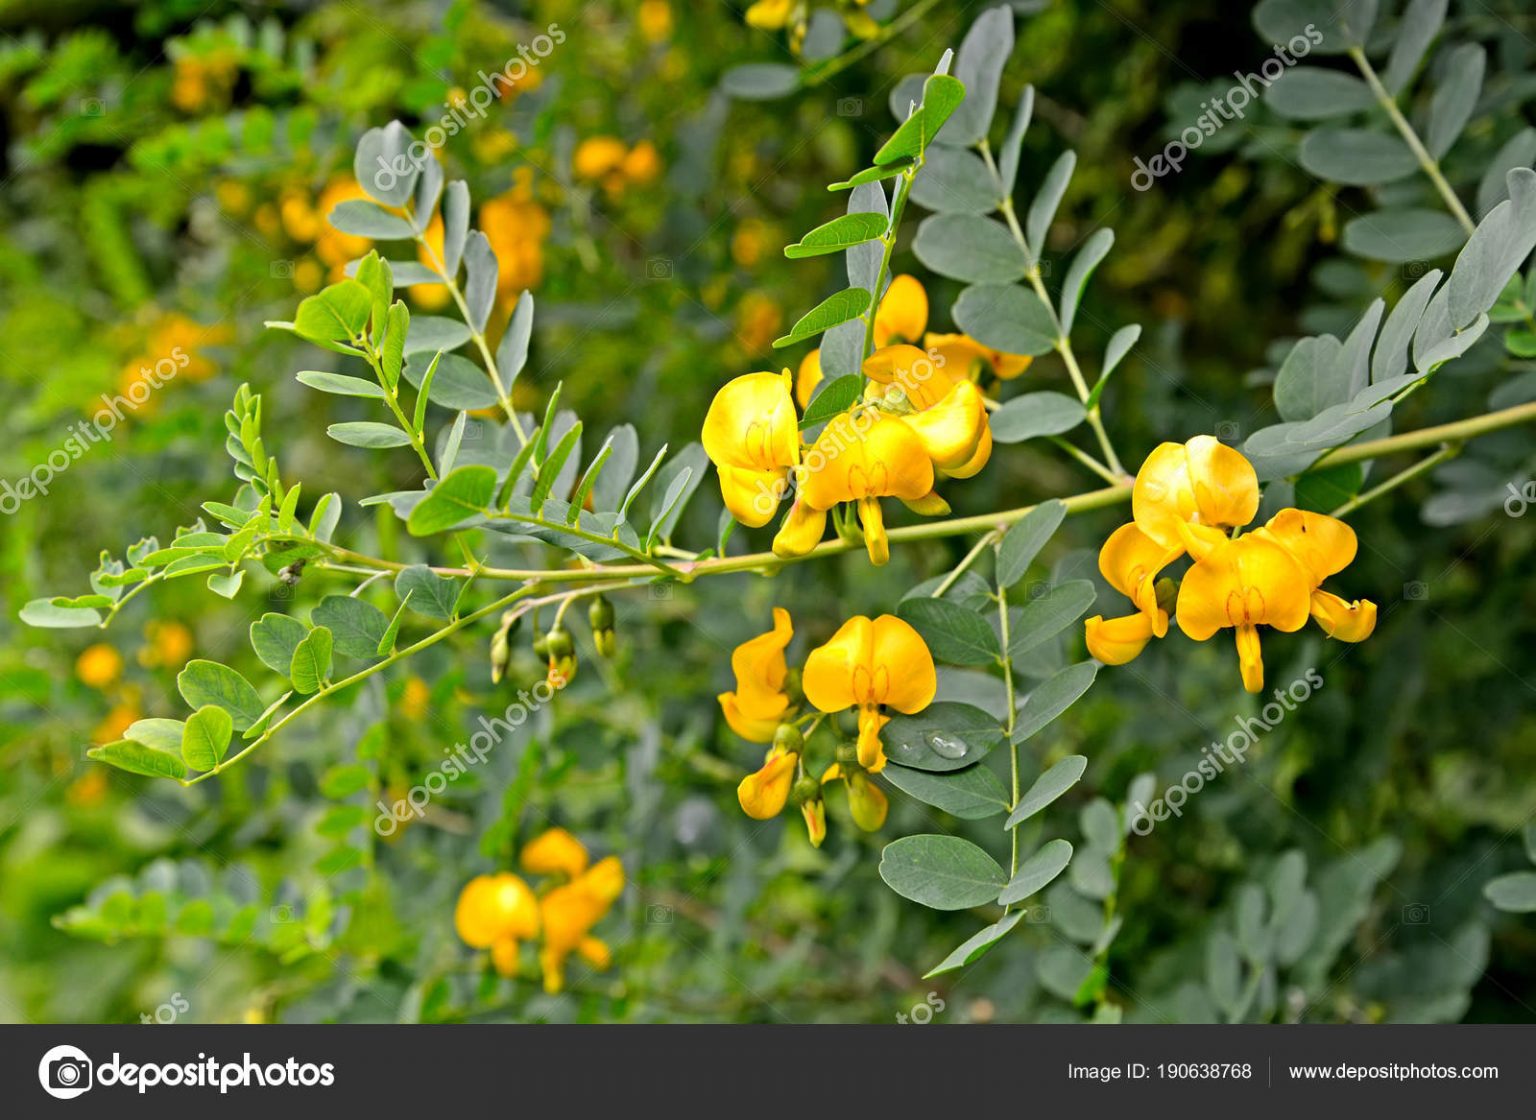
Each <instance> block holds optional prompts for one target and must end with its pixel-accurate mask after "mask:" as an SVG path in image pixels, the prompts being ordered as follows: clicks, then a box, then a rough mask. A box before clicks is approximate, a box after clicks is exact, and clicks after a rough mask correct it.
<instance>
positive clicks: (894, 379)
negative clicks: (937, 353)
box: [864, 344, 992, 478]
mask: <svg viewBox="0 0 1536 1120" xmlns="http://www.w3.org/2000/svg"><path fill="white" fill-rule="evenodd" d="M864 372H865V374H867V375H868V376H869V378H870V379H871V380H872V381H873V382H874V383H875V385H878V386H880V389H879V390H874V392H878V393H879V396H877V397H875V398H874V399H876V400H879V401H882V402H884V404H885V405H886V407H888V408H890V409H891V410H892V411H893V412H894V413H895V414H896V415H897V416H898V417H899V418H900V420H901V422H902V423H904V424H906V425H907V427H909V428H911V429H912V431H914V432H915V433H917V437H918V438H919V439H920V440H922V443H923V449H924V450H925V451H926V452H927V453H928V457H929V458H930V459H931V460H933V465H934V467H935V468H936V469H937V470H939V471H941V472H942V473H944V474H947V475H950V476H952V477H955V478H970V477H971V476H972V475H974V474H976V473H977V472H978V471H980V470H981V468H982V467H984V466H986V464H987V460H988V458H990V457H991V454H992V426H991V424H990V423H989V422H988V420H987V408H986V402H985V401H984V400H983V399H982V396H981V390H979V389H977V388H976V386H975V384H974V383H973V382H971V381H969V380H965V379H963V378H957V377H955V376H954V375H953V374H951V373H950V372H949V370H948V369H947V368H946V367H944V366H941V365H939V364H937V363H935V362H934V361H933V360H932V359H931V358H930V357H929V356H928V355H927V354H925V353H923V351H921V350H919V349H918V348H917V347H916V346H908V345H906V344H898V345H895V346H887V347H884V348H883V349H880V350H876V351H875V352H874V353H873V354H871V355H870V356H869V357H868V358H867V359H866V360H865V362H864Z"/></svg>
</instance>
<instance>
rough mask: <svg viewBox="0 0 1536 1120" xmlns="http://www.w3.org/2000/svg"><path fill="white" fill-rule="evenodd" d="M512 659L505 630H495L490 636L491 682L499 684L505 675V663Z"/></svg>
mask: <svg viewBox="0 0 1536 1120" xmlns="http://www.w3.org/2000/svg"><path fill="white" fill-rule="evenodd" d="M511 660H512V649H511V647H510V645H509V644H508V642H507V632H506V631H505V630H497V631H496V633H495V634H493V635H492V636H491V683H492V684H500V683H501V678H502V677H504V676H506V673H507V665H508V663H509V662H510V661H511Z"/></svg>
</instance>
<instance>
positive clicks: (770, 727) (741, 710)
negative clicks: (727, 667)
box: [719, 607, 795, 743]
mask: <svg viewBox="0 0 1536 1120" xmlns="http://www.w3.org/2000/svg"><path fill="white" fill-rule="evenodd" d="M794 634H795V631H794V626H793V625H792V624H791V622H790V618H789V612H788V611H786V610H785V609H784V608H783V607H774V608H773V629H772V630H770V631H768V632H767V633H766V634H759V635H758V636H757V637H755V638H749V639H747V640H746V641H745V642H742V643H741V645H739V646H737V647H736V649H735V650H734V651H732V653H731V670H732V671H733V672H734V673H735V674H736V691H735V692H722V693H721V694H720V696H719V700H720V708H721V710H722V711H724V713H725V722H726V723H728V724H730V725H731V730H732V731H734V732H736V734H738V735H740V736H741V737H742V738H743V739H746V740H747V741H748V742H750V743H770V742H772V741H773V735H774V732H775V731H777V730H778V727H779V724H780V723H782V722H783V721H784V718H785V716H787V715H788V714H789V694H788V693H786V692H785V691H784V679H785V677H786V676H788V674H789V669H788V667H787V666H786V664H785V662H784V650H785V648H786V647H787V646H788V645H789V640H790V639H791V638H792V637H794Z"/></svg>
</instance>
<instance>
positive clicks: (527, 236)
mask: <svg viewBox="0 0 1536 1120" xmlns="http://www.w3.org/2000/svg"><path fill="white" fill-rule="evenodd" d="M523 170H524V171H526V170H527V169H526V168H525V169H523ZM550 228H551V225H550V218H549V211H548V210H546V209H544V207H543V206H542V205H540V204H539V203H538V202H537V201H536V200H535V199H534V197H533V187H532V184H531V182H530V181H529V178H528V177H527V176H526V175H522V176H520V177H519V181H518V182H517V184H516V185H514V186H513V188H512V189H511V190H510V191H508V192H506V193H505V194H502V195H498V196H497V197H496V198H493V199H491V200H490V201H489V202H487V203H486V204H485V205H484V206H482V207H481V208H480V229H481V231H482V232H483V233H484V234H485V237H486V240H487V241H489V242H490V243H491V250H492V251H493V252H494V253H495V254H496V263H497V265H498V266H499V267H500V269H501V275H500V278H499V280H498V282H497V288H496V295H497V301H498V303H499V304H500V305H501V306H502V307H503V308H504V309H508V308H511V307H512V305H513V304H515V303H516V302H517V297H518V296H519V295H521V294H522V293H523V292H525V291H527V290H528V289H530V288H537V287H538V286H539V282H540V281H541V280H542V279H543V278H544V242H545V241H546V240H547V239H548V238H549V231H550Z"/></svg>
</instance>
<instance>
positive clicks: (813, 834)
mask: <svg viewBox="0 0 1536 1120" xmlns="http://www.w3.org/2000/svg"><path fill="white" fill-rule="evenodd" d="M800 817H801V819H802V820H804V821H805V834H806V835H807V836H808V837H809V838H810V841H811V847H813V848H819V847H821V842H822V841H823V840H825V839H826V838H827V803H826V802H825V801H823V800H822V799H821V798H820V797H817V798H815V799H814V800H810V801H802V802H801V803H800Z"/></svg>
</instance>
